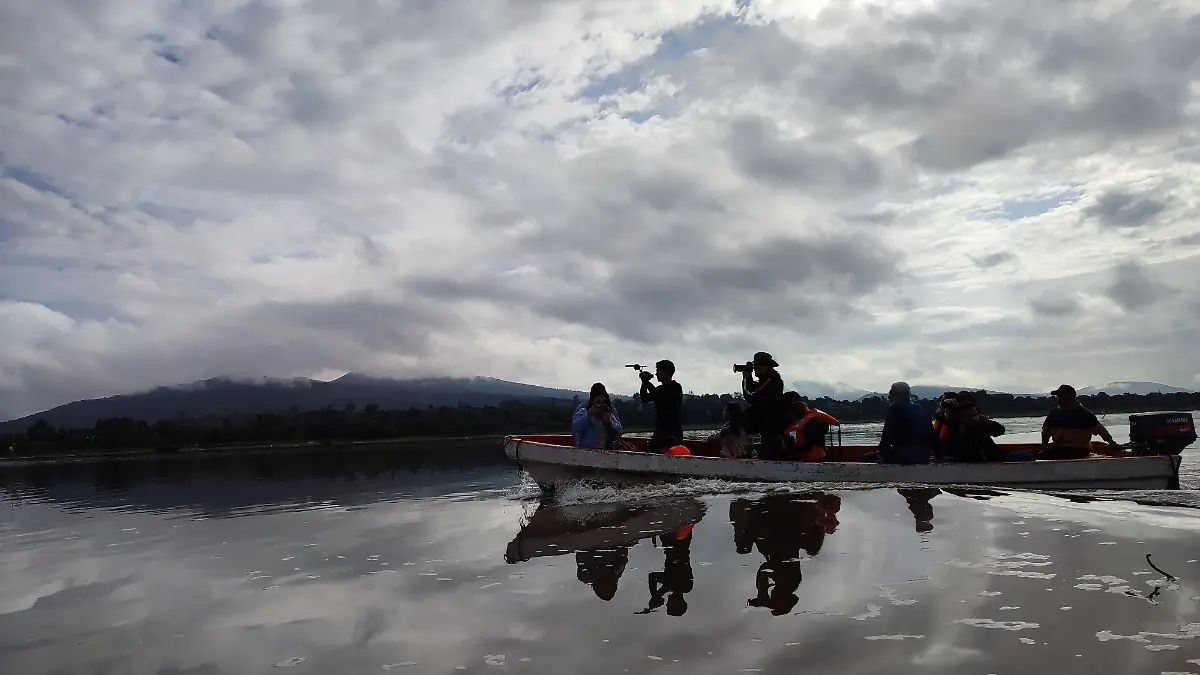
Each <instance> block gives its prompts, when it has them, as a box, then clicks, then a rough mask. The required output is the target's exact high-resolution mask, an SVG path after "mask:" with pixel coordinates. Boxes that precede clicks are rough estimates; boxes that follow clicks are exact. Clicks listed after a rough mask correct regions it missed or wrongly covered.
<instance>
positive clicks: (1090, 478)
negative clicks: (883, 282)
mask: <svg viewBox="0 0 1200 675" xmlns="http://www.w3.org/2000/svg"><path fill="white" fill-rule="evenodd" d="M1189 418H1190V416H1189ZM624 440H626V441H629V442H630V444H631V445H632V447H635V448H638V447H640V446H641V443H643V442H644V439H635V438H629V439H624ZM684 445H686V446H687V447H688V449H689V451H690V452H691V453H692V454H691V455H678V456H676V455H665V454H659V453H647V452H642V451H640V450H637V451H634V450H596V449H590V448H577V447H573V445H572V437H571V436H558V435H536V436H534V435H530V436H524V435H523V436H508V437H506V438H505V439H504V453H505V454H506V455H508V457H510V458H512V459H513V460H516V462H517V463H518V464H519V465H520V466H521V468H522V469H523V470H525V471H526V472H527V473H529V475H530V477H531V478H533V479H534V480H535V481H537V483H538V485H539V486H540V487H541V488H542V490H543V491H547V492H549V491H553V490H554V489H555V487H556V486H557V485H558V484H559V483H562V482H570V481H575V480H579V479H599V480H603V481H615V482H659V481H664V480H666V481H669V480H681V479H689V478H690V479H706V478H707V479H721V480H729V481H747V482H764V483H875V484H925V485H986V486H995V487H1016V488H1036V489H1053V490H1070V489H1106V490H1163V489H1178V487H1179V466H1180V463H1181V461H1182V458H1181V457H1180V455H1179V454H1178V452H1179V450H1175V449H1172V450H1173V451H1174V453H1175V454H1161V455H1148V454H1142V455H1134V454H1122V455H1119V456H1118V455H1111V454H1110V455H1096V454H1093V456H1091V457H1088V458H1087V459H1068V460H1037V461H1021V462H980V463H956V462H948V463H934V464H921V465H907V466H901V465H896V464H877V463H872V462H862V461H856V460H858V459H859V458H860V457H861V456H862V455H863V454H864V453H866V452H868V451H871V450H875V449H876V448H875V447H874V446H866V445H844V446H836V447H830V448H827V452H828V454H829V459H828V460H826V461H820V462H791V461H776V460H759V459H724V458H720V457H714V456H707V455H711V454H714V453H713V451H714V448H713V447H712V446H710V445H709V444H707V443H705V442H703V441H685V442H684ZM998 445H999V447H1001V448H1002V449H1005V450H1009V451H1014V452H1015V451H1031V450H1035V449H1037V448H1039V447H1040V446H1039V445H1038V444H1030V443H1008V444H998ZM1094 445H1095V447H1096V450H1097V451H1099V450H1100V449H1101V448H1100V444H1094ZM1180 449H1181V448H1180ZM1105 450H1107V448H1105Z"/></svg>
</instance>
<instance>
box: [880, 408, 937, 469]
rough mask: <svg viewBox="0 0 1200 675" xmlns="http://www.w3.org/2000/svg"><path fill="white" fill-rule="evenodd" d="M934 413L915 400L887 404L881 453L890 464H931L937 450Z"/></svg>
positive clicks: (881, 436)
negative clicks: (935, 446)
mask: <svg viewBox="0 0 1200 675" xmlns="http://www.w3.org/2000/svg"><path fill="white" fill-rule="evenodd" d="M935 442H936V441H935V438H934V431H933V416H932V415H930V414H929V413H928V412H927V411H926V410H925V409H924V408H922V407H921V406H919V405H917V404H916V403H914V402H912V401H903V402H901V403H893V404H891V405H890V406H888V412H887V418H886V419H885V420H884V422H883V433H882V434H880V436H879V455H880V457H882V458H883V461H885V462H887V463H889V464H928V463H929V460H930V459H931V458H932V457H933V451H934V443H935Z"/></svg>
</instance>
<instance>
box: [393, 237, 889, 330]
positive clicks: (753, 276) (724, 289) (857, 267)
mask: <svg viewBox="0 0 1200 675" xmlns="http://www.w3.org/2000/svg"><path fill="white" fill-rule="evenodd" d="M679 246H680V247H681V250H680V251H679V253H680V254H683V255H684V256H685V257H691V258H692V259H693V260H695V262H694V263H693V264H690V265H687V264H682V265H681V264H674V263H659V262H657V261H656V260H655V259H654V258H647V259H645V260H630V261H628V262H627V263H625V264H622V265H619V266H614V268H613V269H612V278H611V279H609V280H606V281H601V280H592V281H590V282H585V283H579V280H577V279H574V280H569V281H568V282H566V283H564V281H563V280H561V279H554V278H539V279H537V280H536V281H533V282H532V283H526V284H518V283H516V282H511V283H505V282H504V281H503V280H499V279H495V278H484V277H471V276H464V278H462V279H450V278H437V279H421V280H416V281H414V282H413V285H412V288H413V289H414V291H416V292H419V293H421V294H423V295H424V296H425V297H428V298H445V299H448V300H490V301H496V302H504V303H509V304H513V305H516V306H520V307H525V308H528V309H530V310H532V311H534V312H536V313H538V314H542V315H544V316H549V317H553V318H556V319H561V320H563V321H568V322H571V323H576V324H580V325H584V326H590V327H593V328H596V329H598V330H601V331H606V332H608V333H611V334H613V335H615V336H618V337H621V338H626V339H630V340H636V341H639V342H644V343H657V342H669V341H671V340H673V339H675V334H676V333H678V332H680V331H687V330H690V329H694V328H696V327H699V326H704V325H710V326H711V325H737V324H742V323H754V324H767V325H774V326H784V327H788V328H791V329H793V330H795V331H796V332H798V333H801V334H804V333H814V332H818V331H819V330H820V329H821V326H822V324H823V323H824V322H825V321H828V320H829V319H830V318H832V317H838V316H842V317H845V316H851V315H856V314H857V315H861V314H860V312H859V310H857V309H856V308H855V306H854V300H856V299H857V298H861V297H862V296H864V295H867V294H870V293H871V292H873V291H875V290H876V289H878V288H880V287H881V286H882V285H884V284H885V283H887V282H889V281H893V280H895V279H897V278H898V277H899V276H900V270H899V261H900V256H899V254H898V253H897V252H895V251H892V250H890V249H889V248H887V247H885V246H884V245H883V244H882V243H880V242H879V241H878V240H876V239H871V238H869V237H863V236H859V237H854V238H850V237H838V236H835V237H811V238H807V239H799V238H796V239H785V238H776V239H771V240H767V241H764V242H761V243H756V244H753V245H749V246H746V247H743V248H741V249H739V250H736V251H729V252H727V253H725V254H724V255H721V254H719V253H718V252H717V251H715V250H714V249H713V247H712V244H711V243H709V242H703V241H697V240H692V241H689V242H683V241H681V242H679ZM722 258H723V259H722Z"/></svg>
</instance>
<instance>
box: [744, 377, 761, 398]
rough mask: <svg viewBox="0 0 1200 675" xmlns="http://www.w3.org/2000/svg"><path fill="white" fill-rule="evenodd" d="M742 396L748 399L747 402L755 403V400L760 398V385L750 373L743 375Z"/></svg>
mask: <svg viewBox="0 0 1200 675" xmlns="http://www.w3.org/2000/svg"><path fill="white" fill-rule="evenodd" d="M742 398H744V399H746V403H747V404H750V405H753V404H754V400H755V399H756V398H758V386H757V385H755V384H754V380H753V379H751V378H750V375H748V374H747V375H744V376H743V377H742Z"/></svg>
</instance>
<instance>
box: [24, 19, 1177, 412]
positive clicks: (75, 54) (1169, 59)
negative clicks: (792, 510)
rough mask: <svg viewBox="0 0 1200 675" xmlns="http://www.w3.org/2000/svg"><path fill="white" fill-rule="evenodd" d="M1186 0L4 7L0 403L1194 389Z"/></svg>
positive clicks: (27, 407)
mask: <svg viewBox="0 0 1200 675" xmlns="http://www.w3.org/2000/svg"><path fill="white" fill-rule="evenodd" d="M1195 12H1196V10H1195V6H1194V4H1192V3H1189V2H1183V1H1180V2H1168V1H1166V0H1164V1H1162V2H1150V1H1144V2H1121V1H1116V0H1114V1H1101V2H1096V1H1093V0H1087V1H1082V0H1078V1H1070V0H1067V1H1052V2H1047V1H1046V0H1038V1H1036V2H1035V1H1034V0H1006V1H1005V2H993V3H983V2H971V1H970V0H953V1H949V0H948V1H944V2H938V1H937V0H923V1H920V2H917V1H915V0H892V1H889V2H860V1H857V0H853V1H850V2H822V1H813V2H780V1H777V0H750V1H749V2H747V1H745V0H740V1H736V2H733V1H731V2H718V1H710V2H701V1H698V0H675V1H673V2H670V3H645V2H633V1H630V0H625V1H622V0H588V1H587V2H583V1H580V2H572V1H567V0H564V1H557V0H507V1H504V0H494V1H493V2H487V3H479V2H467V1H465V0H439V1H437V2H434V1H433V0H412V1H409V2H395V1H384V0H307V1H305V0H264V1H249V2H247V1H245V0H210V1H207V2H192V1H187V0H155V1H153V2H151V1H149V0H145V1H142V0H86V1H83V0H8V1H6V2H4V3H3V4H2V5H0V332H2V334H3V348H2V349H0V413H5V415H6V416H11V415H16V414H24V413H29V412H33V411H35V410H38V409H42V408H45V407H48V406H51V405H55V404H58V403H62V402H65V401H68V400H72V399H76V398H80V397H84V396H99V395H107V394H112V393H117V392H123V391H132V390H138V389H142V388H146V387H149V386H153V385H158V384H170V383H176V382H186V381H192V380H196V379H200V378H205V377H212V376H217V375H248V376H259V375H268V376H281V377H282V376H297V375H316V376H320V377H325V378H327V377H331V376H336V375H339V374H341V373H343V372H345V371H349V370H354V371H362V372H368V373H374V374H380V375H393V376H408V375H429V374H447V375H490V376H495V377H502V378H507V379H514V380H521V381H529V382H535V383H538V384H546V385H556V386H568V387H572V388H581V387H586V386H587V385H588V384H590V383H591V382H593V381H595V380H602V381H607V382H610V383H613V386H614V387H615V388H616V389H617V390H622V387H621V386H620V383H621V382H624V381H625V380H630V384H629V386H627V387H624V389H633V387H634V384H633V380H632V374H631V373H630V372H629V371H624V370H623V369H622V366H623V365H624V364H625V363H631V362H633V361H635V360H636V361H641V362H647V361H651V360H653V359H656V358H664V357H665V358H672V359H674V360H675V361H676V363H677V364H678V365H679V367H680V379H681V380H682V381H683V382H684V386H685V388H686V389H692V390H696V391H729V390H732V389H735V388H736V387H737V380H736V378H735V377H734V376H733V373H732V372H731V369H730V365H731V364H732V363H733V362H734V361H744V360H746V359H747V358H748V357H749V356H750V354H752V353H753V352H754V351H756V350H759V349H764V350H767V351H770V352H772V353H774V354H775V355H776V357H777V358H778V359H779V360H780V361H781V362H782V363H783V366H784V367H783V372H784V375H785V377H786V378H787V379H788V380H794V379H806V380H817V381H828V382H845V383H848V384H851V385H853V386H856V387H862V388H866V389H874V390H878V389H881V388H884V387H886V386H887V384H888V383H889V382H890V381H892V380H894V379H900V378H904V379H908V380H910V381H914V382H920V383H930V384H935V383H953V384H956V385H959V384H962V385H967V384H971V385H977V386H988V387H998V388H1006V387H1013V388H1018V387H1019V388H1020V389H1022V390H1026V389H1029V388H1041V389H1045V388H1046V387H1049V386H1052V385H1055V384H1058V383H1059V382H1060V381H1067V382H1072V383H1075V384H1077V385H1080V386H1082V385H1085V384H1097V383H1103V382H1108V381H1112V380H1155V381H1159V382H1164V383H1168V384H1174V385H1178V386H1187V387H1194V386H1198V385H1200V351H1197V349H1196V348H1195V345H1196V335H1197V334H1198V331H1200V299H1198V298H1197V294H1196V293H1195V289H1196V288H1197V286H1198V284H1200V265H1198V264H1197V262H1198V261H1200V225H1198V223H1200V218H1198V216H1200V197H1198V196H1197V194H1198V193H1197V188H1196V185H1197V177H1198V176H1200V125H1198V124H1197V121H1198V120H1200V85H1197V83H1196V80H1197V77H1198V75H1200V16H1198V15H1197V14H1196V13H1195Z"/></svg>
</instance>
